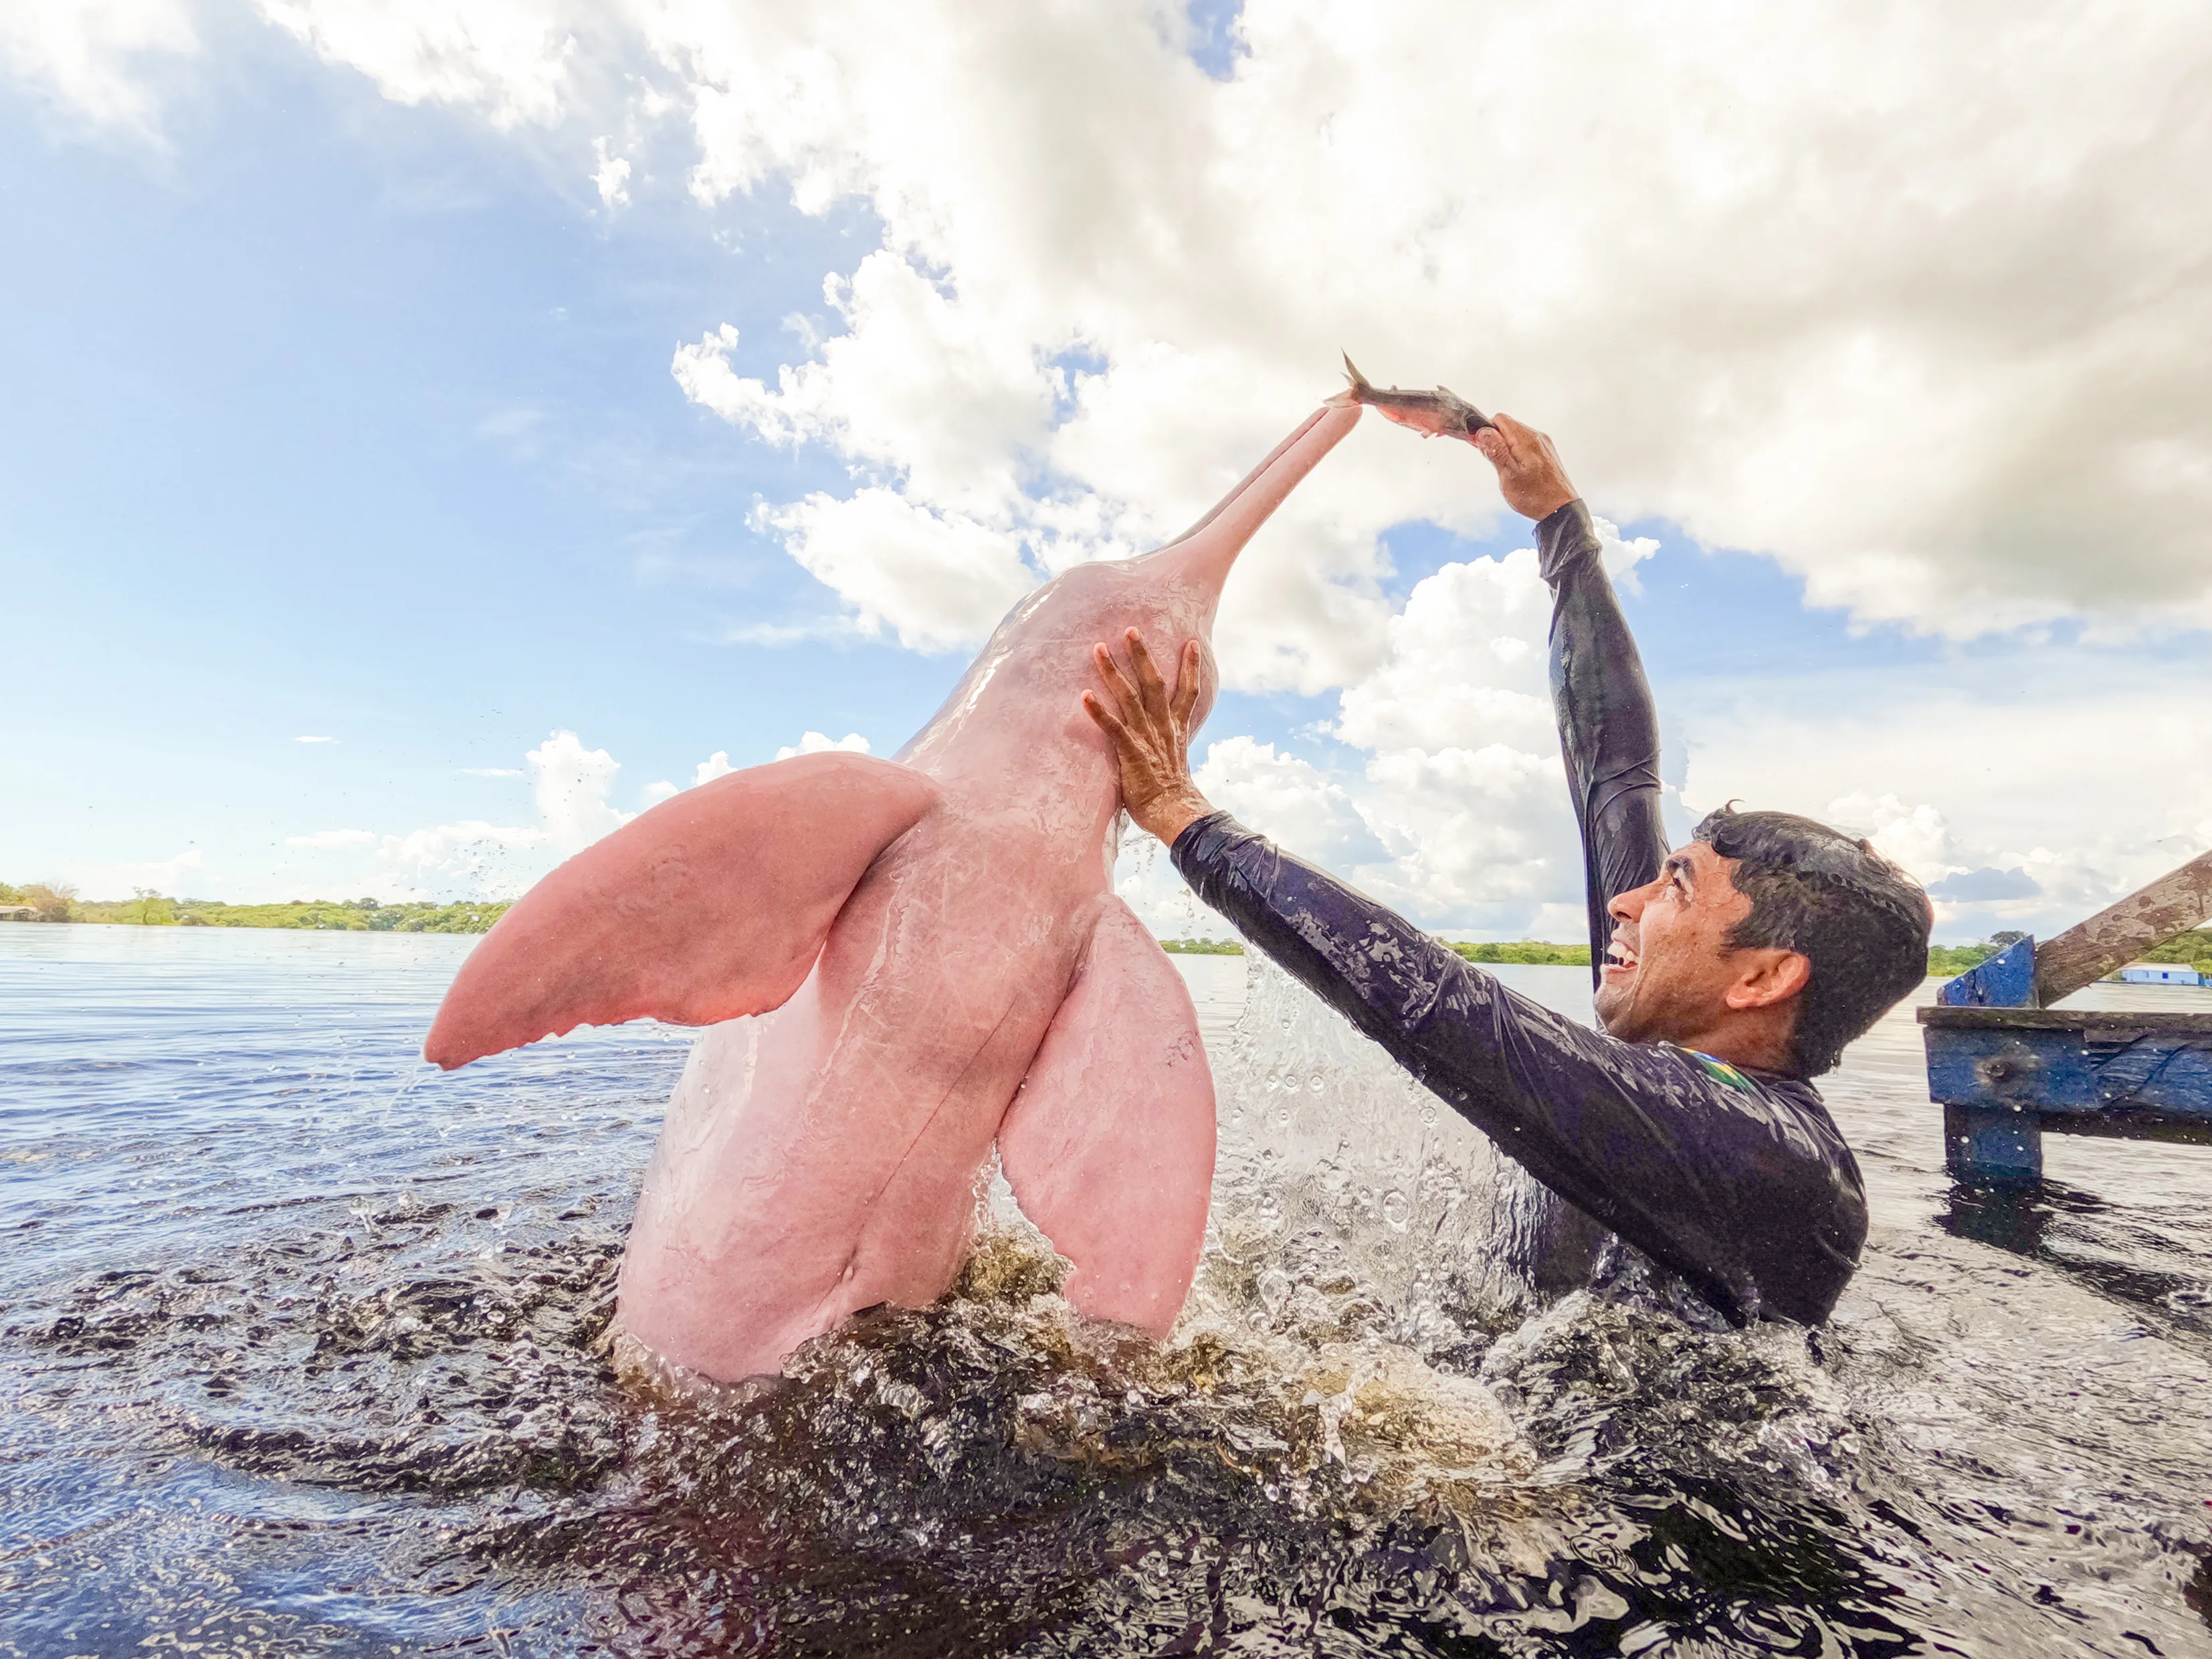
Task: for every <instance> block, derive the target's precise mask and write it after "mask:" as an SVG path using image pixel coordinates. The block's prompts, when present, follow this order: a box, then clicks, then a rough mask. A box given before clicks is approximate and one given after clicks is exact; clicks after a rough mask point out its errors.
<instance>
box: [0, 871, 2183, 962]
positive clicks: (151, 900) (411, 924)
mask: <svg viewBox="0 0 2212 1659" xmlns="http://www.w3.org/2000/svg"><path fill="white" fill-rule="evenodd" d="M0 906H4V907H11V908H12V907H17V906H21V907H24V908H28V909H29V910H30V911H31V912H32V913H33V916H34V917H35V918H36V920H38V921H107V922H122V923H125V924H128V925H131V926H133V927H301V928H309V929H314V930H319V931H322V932H326V933H484V932H487V931H488V930H489V928H490V927H491V925H492V923H494V922H495V921H498V920H499V919H500V918H501V916H503V915H506V914H507V905H506V904H505V903H498V904H487V903H476V902H461V903H456V904H384V903H380V902H378V901H377V900H375V899H373V898H361V899H347V900H342V901H335V902H334V901H332V900H330V899H292V900H289V901H287V902H284V903H283V904H225V903H224V902H222V900H220V899H193V898H185V899H179V898H169V897H166V896H163V895H161V894H160V893H155V892H140V893H139V894H137V896H135V897H132V898H127V899H81V898H79V897H78V896H76V889H75V888H73V887H71V886H70V884H68V883H66V882H41V881H34V882H27V883H25V884H22V885H21V886H10V885H9V884H8V883H6V882H4V881H0ZM19 919H20V918H19ZM2020 937H2021V935H2019V934H2018V933H1998V934H1996V935H1995V936H1993V937H1992V938H1990V939H1984V940H1983V941H1982V942H1981V943H1980V944H1978V945H1932V946H1930V947H1929V951H1928V971H1929V973H1931V974H1934V975H1939V976H1941V977H1942V978H1945V979H1948V978H1950V977H1951V976H1952V975H1956V974H1963V973H1965V972H1966V969H1969V968H1972V967H1975V966H1977V965H1978V964H1979V963H1984V962H1987V961H1988V960H1989V959H1990V957H1993V956H1995V955H1996V953H1997V952H1998V951H2002V949H2004V947H2005V946H2006V945H2009V944H2011V943H2012V942H2013V940H2015V939H2018V938H2020ZM1447 942H1448V943H1449V944H1450V946H1451V948H1452V949H1453V950H1455V951H1457V952H1459V954H1460V955H1461V956H1462V957H1466V958H1467V959H1468V961H1469V962H1483V963H1504V962H1516V963H1536V964H1539V965H1543V966H1550V967H1561V968H1587V967H1589V959H1590V953H1589V946H1588V945H1550V944H1547V943H1546V942H1544V941H1543V940H1541V939H1514V940H1512V941H1510V942H1509V943H1498V942H1494V941H1492V942H1486V943H1484V944H1480V945H1468V944H1465V943H1462V942H1458V941H1447ZM1160 948H1161V949H1162V950H1164V951H1169V952H1170V953H1172V954H1174V955H1176V956H1192V957H1241V956H1243V954H1244V945H1243V941H1242V940H1239V939H1162V940H1161V941H1160ZM2138 960H2139V961H2142V962H2179V963H2192V964H2194V965H2195V966H2196V967H2197V969H2199V970H2200V971H2202V972H2204V973H2207V974H2212V927H2200V928H2197V930H2196V931H2195V932H2193V933H2184V934H2182V935H2181V936H2180V937H2179V938H2178V939H2169V940H2167V941H2166V943H2165V944H2164V945H2160V946H2159V947H2158V948H2157V949H2155V950H2152V951H2144V952H2143V953H2142V956H2141V957H2139V958H2138Z"/></svg>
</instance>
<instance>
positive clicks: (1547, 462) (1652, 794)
mask: <svg viewBox="0 0 2212 1659" xmlns="http://www.w3.org/2000/svg"><path fill="white" fill-rule="evenodd" d="M1472 441H1473V443H1474V447H1476V448H1477V449H1480V451H1481V452H1482V453H1483V454H1484V455H1485V456H1486V458H1487V459H1489V461H1490V463H1491V465H1493V466H1495V467H1496V468H1497V469H1498V488H1499V489H1500V490H1501V491H1502V492H1503V493H1504V496H1505V504H1506V505H1507V506H1508V507H1511V508H1513V510H1514V511H1515V512H1516V513H1522V514H1525V515H1526V516H1527V517H1528V518H1531V519H1534V520H1536V554H1537V557H1538V560H1539V562H1540V568H1541V570H1542V572H1543V575H1544V580H1545V581H1546V582H1547V583H1548V584H1549V585H1550V586H1551V589H1552V711H1553V714H1554V715H1555V716H1556V717H1557V718H1558V720H1559V750H1560V753H1561V755H1562V756H1563V757H1565V761H1566V766H1567V788H1568V793H1569V794H1570V796H1571V799H1573V802H1574V807H1575V823H1576V826H1577V828H1578V829H1580V830H1581V831H1582V841H1583V891H1584V894H1585V896H1586V897H1587V900H1588V902H1589V942H1590V982H1591V983H1592V984H1593V985H1595V983H1597V981H1598V976H1599V975H1600V973H1601V971H1602V969H1603V966H1604V963H1605V953H1606V948H1607V943H1608V942H1609V941H1610V940H1611V939H1612V937H1613V918H1612V917H1611V915H1608V914H1607V906H1609V905H1610V904H1611V903H1612V902H1613V900H1614V899H1615V898H1616V897H1618V896H1620V895H1621V894H1623V893H1626V892H1629V891H1632V890H1634V889H1636V888H1638V887H1642V886H1644V885H1646V884H1649V883H1650V882H1651V881H1653V880H1655V879H1656V878H1657V876H1658V874H1659V870H1660V866H1662V865H1663V864H1664V863H1665V862H1666V860H1667V830H1666V826H1665V824H1664V823H1662V819H1661V817H1660V811H1659V803H1660V788H1659V718H1658V714H1657V712H1656V709H1655V708H1653V706H1652V702H1651V687H1650V683H1649V682H1648V681H1646V680H1645V678H1644V659H1643V658H1642V657H1640V656H1639V655H1638V654H1637V650H1636V641H1635V638H1634V636H1633V635H1631V634H1630V633H1629V631H1628V619H1627V618H1626V617H1624V616H1622V615H1621V614H1620V600H1619V599H1617V598H1616V597H1615V596H1614V594H1613V583H1612V581H1611V580H1609V579H1608V578H1607V575H1606V574H1605V565H1604V562H1603V560H1602V558H1601V551H1600V544H1599V541H1598V537H1597V531H1596V528H1595V526H1593V525H1592V524H1591V523H1590V515H1589V508H1588V507H1585V506H1584V505H1583V501H1582V499H1581V497H1579V496H1578V495H1576V494H1575V488H1574V485H1573V484H1571V483H1569V482H1568V481H1567V474H1566V469H1565V467H1564V466H1562V465H1560V462H1559V452H1558V451H1557V450H1556V449H1554V448H1553V447H1552V441H1551V440H1550V439H1549V438H1547V437H1546V436H1545V435H1543V434H1542V433H1541V432H1539V431H1537V430H1536V429H1535V428H1533V427H1529V426H1526V425H1523V424H1522V422H1519V421H1516V420H1515V419H1514V418H1513V417H1512V416H1510V415H1500V416H1498V419H1497V424H1496V425H1495V426H1493V427H1486V428H1483V429H1481V430H1480V431H1479V432H1477V433H1476V434H1475V435H1474V438H1473V440H1472Z"/></svg>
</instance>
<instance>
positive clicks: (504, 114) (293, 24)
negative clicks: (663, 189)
mask: <svg viewBox="0 0 2212 1659" xmlns="http://www.w3.org/2000/svg"><path fill="white" fill-rule="evenodd" d="M259 4H260V8H261V14H262V15H263V16H264V17H266V18H267V19H268V20H269V21H270V22H272V23H274V24H276V25H277V26H278V27H281V28H283V29H286V30H288V31H289V32H290V33H292V34H294V35H295V36H296V37H298V39H299V40H301V41H302V42H303V43H305V44H306V45H307V46H311V47H313V49H314V51H315V52H316V53H317V54H318V55H319V56H320V57H321V58H323V59H324V60H325V62H327V63H332V64H346V65H348V66H349V67H351V68H353V69H356V70H360V71H361V72H362V74H363V75H366V76H368V77H369V78H370V79H371V80H373V81H374V82H376V84H377V88H378V89H379V90H380V91H381V92H382V93H383V94H384V95H385V96H386V97H387V98H390V99H392V100H396V101H397V102H399V103H403V104H419V103H424V102H438V103H463V104H473V105H475V106H477V107H478V108H480V109H482V110H483V112H484V113H485V114H486V115H487V116H488V117H489V118H490V119H491V121H492V122H493V124H494V125H497V126H501V127H511V126H514V125H519V124H520V123H523V122H540V123H543V122H549V121H551V120H553V119H555V118H556V117H557V116H558V115H559V114H560V113H561V112H562V91H563V89H564V88H565V86H566V83H567V80H568V61H569V58H570V55H571V54H572V53H573V52H574V51H575V47H576V41H575V37H574V35H573V34H571V33H569V30H568V25H567V23H566V22H565V21H563V15H564V14H565V13H566V12H567V10H568V8H566V7H564V6H561V5H556V4H540V3H533V0H476V3H469V0H461V3H458V4H457V3H451V0H440V3H428V0H259Z"/></svg>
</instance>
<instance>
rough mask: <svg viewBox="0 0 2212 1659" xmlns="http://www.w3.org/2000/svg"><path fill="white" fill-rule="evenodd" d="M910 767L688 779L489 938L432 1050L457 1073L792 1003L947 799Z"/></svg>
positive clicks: (847, 761)
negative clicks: (856, 904)
mask: <svg viewBox="0 0 2212 1659" xmlns="http://www.w3.org/2000/svg"><path fill="white" fill-rule="evenodd" d="M937 800H938V789H937V786H936V785H935V784H934V783H933V782H931V781H929V779H927V777H925V776H923V775H921V773H919V772H916V771H915V770H913V769H911V768H908V767H904V766H900V765H897V764H896V763H893V762H890V761H886V760H876V759H873V758H872V757H868V756H865V755H801V756H799V757H796V758H794V759H792V760H787V761H777V762H775V763H773V764H771V765H768V766H755V767H749V768H747V769H745V770H744V771H742V772H733V773H732V774H731V775H729V776H727V777H724V778H717V779H715V780H714V782H712V783H704V784H701V785H699V786H698V787H696V788H694V789H687V790H685V791H684V793H682V794H680V795H678V796H677V797H676V798H675V799H672V800H666V801H663V802H662V803H661V804H660V805H658V806H656V807H654V808H653V810H652V811H649V812H647V813H645V814H643V815H642V816H641V817H637V818H635V819H634V820H632V821H631V822H630V823H626V824H624V825H623V827H622V828H621V829H617V830H616V831H615V832H614V834H612V835H611V836H607V837H606V838H605V840H603V841H599V842H594V843H593V844H592V845H591V846H589V847H587V848H585V849H584V850H583V851H582V852H580V853H579V854H576V856H575V857H574V858H572V859H570V860H568V862H567V863H566V864H564V865H562V866H561V867H560V868H559V869H557V870H556V871H555V872H553V873H552V874H551V875H550V876H548V877H546V878H545V879H544V880H543V881H541V882H539V883H538V885H537V886H535V887H533V888H532V889H531V890H530V891H529V892H527V893H526V894H524V895H523V896H522V898H521V900H520V902H518V903H517V904H516V905H515V906H514V908H513V909H511V910H509V911H508V912H507V914H506V915H504V916H502V917H501V918H500V921H499V925H498V926H497V927H494V928H493V929H492V930H491V932H490V933H488V934H486V935H485V936H484V941H483V944H481V945H477V948H476V949H475V951H472V952H471V954H470V956H469V959H468V960H467V961H466V962H465V963H462V964H461V971H460V973H459V975H457V976H456V977H455V978H454V980H453V987H452V988H451V989H449V990H448V991H447V993H446V1000H445V1001H444V1002H442V1003H441V1004H440V1005H439V1007H438V1017H437V1018H436V1019H435V1021H434V1022H433V1023H432V1024H431V1026H430V1035H429V1036H428V1039H427V1040H426V1041H425V1042H423V1044H422V1057H423V1058H424V1059H425V1060H429V1061H431V1062H432V1063H433V1064H435V1065H438V1066H444V1067H446V1068H447V1070H449V1071H450V1070H451V1069H453V1067H454V1066H465V1065H467V1064H468V1063H469V1062H470V1061H471V1060H481V1059H483V1056H485V1055H486V1054H499V1053H501V1051H503V1050H505V1049H508V1048H520V1047H521V1046H522V1045H523V1044H524V1043H526V1042H536V1041H537V1040H538V1038H539V1037H543V1036H558V1035H560V1034H561V1033H562V1032H565V1031H572V1030H575V1028H576V1027H577V1026H579V1025H618V1024H621V1023H622V1022H623V1021H624V1020H630V1019H640V1018H645V1017H647V1016H651V1017H652V1018H656V1019H665V1020H667V1021H669V1022H670V1023H671V1024H678V1025H712V1024H717V1023H719V1022H720V1021H722V1020H726V1019H735V1018H738V1016H739V1015H741V1014H758V1013H765V1012H768V1011H769V1009H771V1008H779V1007H781V1006H783V1004H784V1003H785V1002H787V1001H788V1000H790V998H791V995H792V994H793V992H795V991H797V990H798V989H799V987H800V986H801V985H802V984H804V983H805V980H806V975H807V974H808V973H809V971H811V969H812V968H813V966H814V959H815V958H816V957H818V956H820V955H821V954H822V945H823V940H824V939H827V938H828V937H829V927H830V924H831V923H833V922H835V921H836V920H837V913H838V911H840V910H842V908H844V905H845V901H846V899H847V898H848V896H850V895H851V893H852V891H853V889H854V887H856V886H857V885H859V884H860V878H861V877H862V876H864V875H866V873H867V870H868V866H870V865H871V864H872V863H873V862H874V861H875V859H876V856H877V854H879V853H881V852H882V851H883V850H884V848H886V847H888V846H890V843H891V842H895V841H896V840H897V839H898V838H899V837H900V836H902V835H904V834H905V833H906V832H907V831H908V829H912V828H913V827H914V826H915V824H916V823H919V822H920V821H921V818H922V817H923V816H924V815H925V814H927V812H928V811H929V810H930V809H931V808H932V807H933V806H934V805H936V804H937Z"/></svg>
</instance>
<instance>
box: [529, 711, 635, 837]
mask: <svg viewBox="0 0 2212 1659" xmlns="http://www.w3.org/2000/svg"><path fill="white" fill-rule="evenodd" d="M526 758H527V759H528V760H529V762H530V766H531V769H532V772H533V773H535V774H536V778H537V781H536V783H535V786H534V793H535V794H536V796H537V799H538V817H540V818H541V819H543V820H544V834H545V836H546V839H547V840H548V842H550V844H551V845H552V846H553V847H554V848H556V849H557V850H559V851H560V852H561V853H562V854H564V855H565V854H569V853H576V852H581V851H582V850H583V849H584V848H586V847H588V846H590V845H591V844H592V842H595V841H597V840H599V837H600V836H604V835H607V834H609V833H610V832H611V831H613V830H616V829H621V828H622V827H623V825H624V824H625V823H629V821H630V818H631V817H633V816H634V815H633V814H631V813H629V812H624V811H618V810H617V808H615V807H614V806H613V805H611V804H610V803H609V802H608V799H607V797H608V795H609V794H610V793H612V791H613V789H614V782H615V774H616V773H617V772H618V771H620V770H621V769H622V763H621V762H619V761H617V759H616V758H615V757H613V756H612V755H610V754H609V753H607V751H606V750H604V749H586V748H585V747H584V744H583V741H582V739H581V738H578V737H577V735H576V734H575V733H574V732H560V731H556V732H553V733H552V735H550V737H548V738H546V739H545V741H544V743H542V744H539V745H538V747H537V748H535V749H533V750H531V751H530V753H529V755H528V756H527V757H526Z"/></svg>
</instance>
